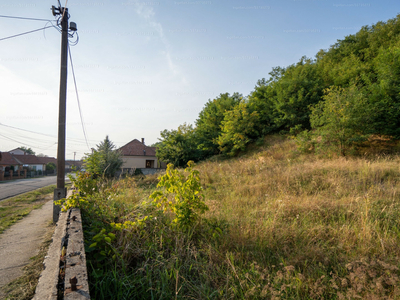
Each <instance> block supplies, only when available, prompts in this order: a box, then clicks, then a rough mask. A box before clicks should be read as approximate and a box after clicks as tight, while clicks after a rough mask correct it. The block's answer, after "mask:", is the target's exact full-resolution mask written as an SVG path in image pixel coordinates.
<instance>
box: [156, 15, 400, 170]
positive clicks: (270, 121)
mask: <svg viewBox="0 0 400 300" xmlns="http://www.w3.org/2000/svg"><path fill="white" fill-rule="evenodd" d="M269 75H270V77H269V79H268V80H266V79H264V78H263V79H261V80H259V81H258V82H257V84H256V86H255V88H254V90H253V91H252V92H251V93H250V94H249V95H248V96H247V97H243V96H242V95H240V94H238V93H234V94H233V95H229V94H228V93H225V94H220V95H219V96H218V97H216V98H215V99H213V100H209V101H208V102H207V103H206V105H205V106H204V108H203V110H202V111H201V112H200V114H199V117H198V119H197V120H196V122H195V126H192V125H186V124H184V125H181V126H180V127H179V128H178V129H177V130H171V131H168V130H164V131H163V132H162V133H161V139H160V143H159V145H158V146H159V149H158V151H157V155H158V156H159V158H160V159H161V160H163V161H166V162H171V163H173V164H175V165H178V166H183V165H184V164H185V163H186V162H187V161H189V160H194V161H198V160H202V159H205V158H207V157H210V156H213V155H216V154H225V155H228V156H234V155H236V154H237V153H238V151H240V150H244V149H245V147H246V145H247V144H249V143H250V142H253V141H255V140H257V139H259V138H260V137H263V136H265V135H268V134H273V133H277V132H282V131H284V132H292V133H294V134H296V135H298V140H299V141H302V142H303V143H310V144H313V145H314V146H316V147H320V148H324V147H335V148H336V149H337V150H338V151H339V152H340V154H342V155H346V153H347V151H348V150H349V149H352V148H354V147H356V146H357V145H359V144H360V143H362V142H365V141H368V139H370V138H371V137H373V136H374V137H381V138H383V139H384V140H386V141H395V140H399V139H400V15H398V16H397V17H396V18H394V19H390V20H388V21H387V22H378V23H376V24H374V25H372V26H364V27H362V29H361V30H360V31H359V32H357V33H356V34H354V35H349V36H346V37H345V38H344V39H343V40H338V41H337V43H335V44H334V45H332V46H331V47H330V48H329V49H327V50H320V51H319V52H318V53H317V54H316V56H315V58H313V59H312V58H307V57H302V58H301V59H300V61H299V62H297V63H295V64H292V65H290V66H288V67H286V68H282V67H276V68H273V69H272V71H271V72H270V73H269Z"/></svg>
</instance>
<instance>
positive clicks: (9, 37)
mask: <svg viewBox="0 0 400 300" xmlns="http://www.w3.org/2000/svg"><path fill="white" fill-rule="evenodd" d="M51 27H53V26H46V27H43V28H40V29H35V30H31V31H27V32H24V33H20V34H16V35H12V36H8V37H5V38H2V39H0V41H3V40H7V39H11V38H15V37H17V36H21V35H24V34H28V33H32V32H36V31H39V30H44V29H47V28H51Z"/></svg>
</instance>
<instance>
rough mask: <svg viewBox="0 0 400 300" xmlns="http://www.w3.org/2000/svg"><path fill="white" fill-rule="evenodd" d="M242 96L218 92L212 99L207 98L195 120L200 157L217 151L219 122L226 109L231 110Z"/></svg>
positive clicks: (219, 132)
mask: <svg viewBox="0 0 400 300" xmlns="http://www.w3.org/2000/svg"><path fill="white" fill-rule="evenodd" d="M241 99H243V96H242V95H241V94H239V93H234V94H233V95H232V96H230V95H229V93H225V94H220V95H219V96H218V97H217V98H215V99H214V100H209V101H208V102H207V103H206V105H205V106H204V108H203V110H202V111H201V112H200V114H199V118H198V119H197V120H196V142H197V143H198V146H197V148H198V149H199V150H201V159H204V158H207V157H210V156H212V155H215V154H218V153H219V147H218V137H219V135H220V134H221V122H222V120H223V119H224V115H225V113H226V112H227V111H230V110H232V109H233V108H234V107H235V106H236V105H237V104H238V103H239V102H240V101H241Z"/></svg>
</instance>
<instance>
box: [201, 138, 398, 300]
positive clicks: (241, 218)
mask: <svg viewBox="0 0 400 300" xmlns="http://www.w3.org/2000/svg"><path fill="white" fill-rule="evenodd" d="M267 144H269V146H268V147H263V148H261V149H258V150H257V151H253V152H252V154H248V155H246V156H243V157H240V158H238V159H233V160H226V161H220V162H206V163H202V164H200V165H199V166H198V169H199V170H200V173H201V174H202V178H203V183H204V186H205V189H206V196H207V199H208V200H207V204H208V205H209V207H210V211H209V213H208V217H215V218H217V219H219V220H224V221H225V222H226V223H227V224H229V227H228V228H229V231H228V232H229V233H228V234H227V236H226V238H225V239H224V241H223V243H222V244H221V245H219V246H218V248H217V252H218V253H220V254H221V253H225V254H226V253H230V254H229V255H231V256H232V260H233V261H234V262H235V265H236V266H235V269H236V270H234V271H235V272H234V273H238V275H236V274H234V277H236V279H237V280H238V281H239V282H241V283H240V286H241V287H242V288H243V290H245V292H244V295H245V296H244V298H248V297H249V298H251V296H252V295H253V296H254V297H256V298H257V297H262V296H267V294H268V295H269V296H271V297H272V296H273V295H274V293H275V294H276V296H277V297H278V296H279V297H284V298H285V297H288V298H290V299H292V298H294V297H297V296H295V295H296V294H297V295H298V298H299V299H302V298H303V297H310V298H319V297H320V296H322V295H325V297H326V296H327V295H331V297H336V296H333V295H339V294H341V295H348V296H350V295H353V293H358V294H359V295H362V296H363V297H364V299H366V298H368V297H369V296H371V297H372V295H374V297H375V296H377V297H378V296H382V297H384V298H385V299H387V297H393V298H394V297H400V293H399V291H398V289H397V287H396V284H398V283H399V279H398V277H397V276H398V275H399V272H398V269H397V268H398V267H400V259H399V254H400V246H399V245H400V226H399V220H400V157H398V156H394V157H393V156H392V157H381V158H379V157H378V158H376V159H373V160H369V159H363V158H348V159H345V158H336V159H322V158H321V159H320V158H316V157H315V156H314V155H302V154H299V153H297V152H296V151H295V150H296V147H295V144H294V143H293V142H291V141H287V140H284V139H283V138H279V137H272V138H269V140H267ZM223 263H224V264H225V265H226V268H229V267H231V268H233V266H231V265H232V264H231V263H230V262H229V261H228V260H227V259H225V260H224V262H223ZM239 274H241V275H239ZM267 278H269V279H267ZM295 290H296V291H295ZM395 295H396V296H395ZM339 298H340V297H339Z"/></svg>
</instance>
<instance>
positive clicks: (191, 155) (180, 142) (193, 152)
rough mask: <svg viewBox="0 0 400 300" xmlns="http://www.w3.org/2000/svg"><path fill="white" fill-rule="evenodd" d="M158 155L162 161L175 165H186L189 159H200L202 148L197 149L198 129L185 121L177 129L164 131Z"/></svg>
mask: <svg viewBox="0 0 400 300" xmlns="http://www.w3.org/2000/svg"><path fill="white" fill-rule="evenodd" d="M157 157H158V159H159V160H160V161H163V162H165V163H171V164H173V165H175V166H184V165H185V164H186V163H187V162H188V161H189V160H193V161H198V160H199V158H200V150H198V149H197V141H196V131H195V129H194V128H193V126H192V125H190V124H189V125H188V124H186V123H185V124H183V125H180V126H179V127H178V129H177V130H171V131H168V130H164V131H162V132H161V139H160V144H159V145H158V148H157Z"/></svg>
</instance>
